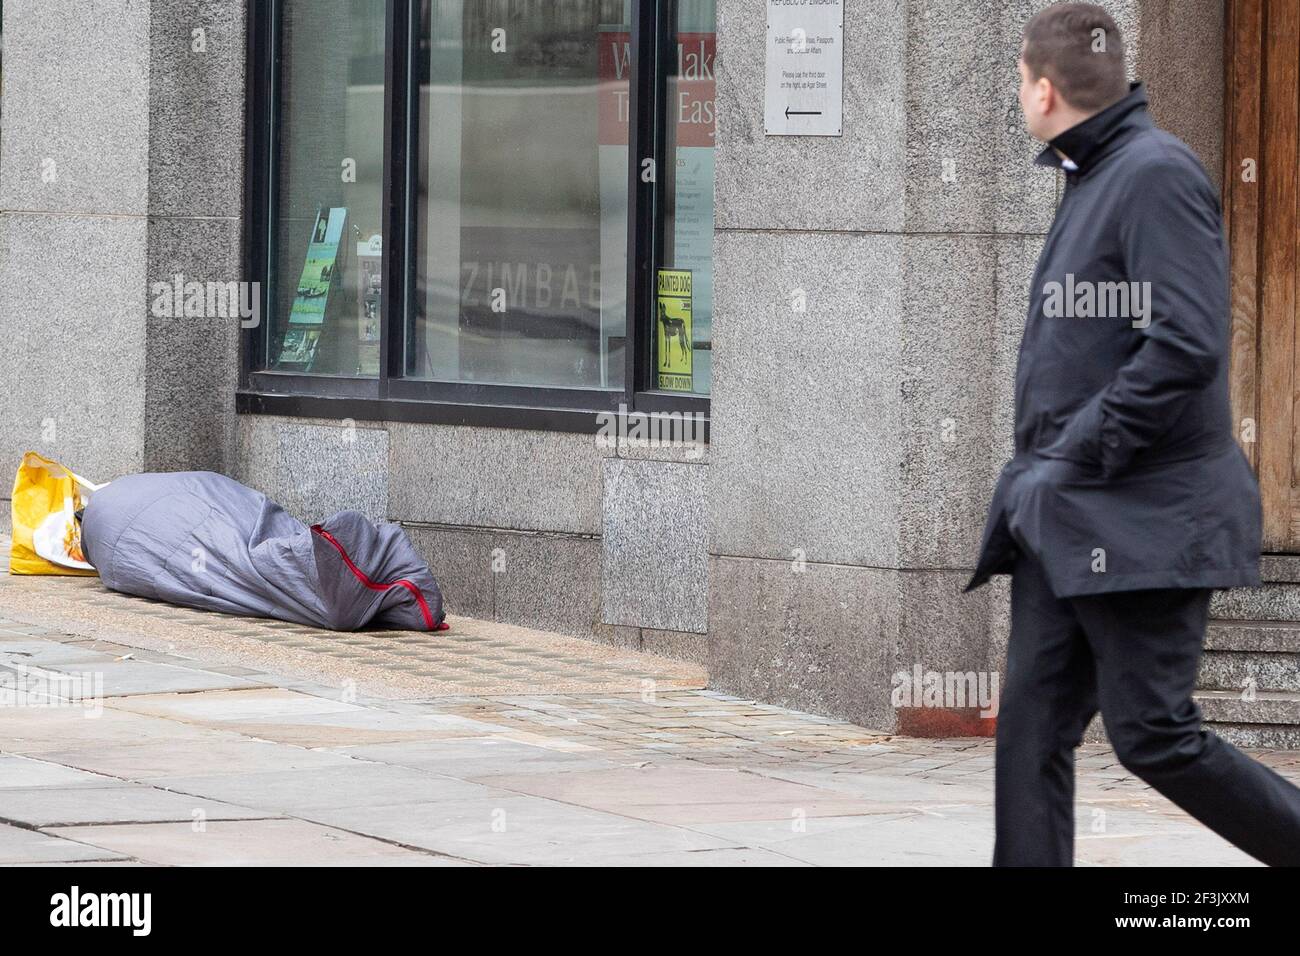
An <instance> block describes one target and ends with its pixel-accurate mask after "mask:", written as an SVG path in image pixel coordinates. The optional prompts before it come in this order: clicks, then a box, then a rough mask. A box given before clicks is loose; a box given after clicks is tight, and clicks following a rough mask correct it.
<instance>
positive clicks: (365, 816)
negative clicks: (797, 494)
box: [0, 577, 1300, 866]
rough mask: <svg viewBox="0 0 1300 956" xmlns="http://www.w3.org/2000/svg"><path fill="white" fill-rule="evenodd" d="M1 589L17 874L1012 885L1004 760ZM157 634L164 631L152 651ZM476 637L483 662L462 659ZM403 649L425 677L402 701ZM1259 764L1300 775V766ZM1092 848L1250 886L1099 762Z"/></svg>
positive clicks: (386, 643) (2, 750)
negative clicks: (759, 876) (699, 874)
mask: <svg viewBox="0 0 1300 956" xmlns="http://www.w3.org/2000/svg"><path fill="white" fill-rule="evenodd" d="M2 580H3V583H0V862H2V863H6V864H37V863H47V864H65V863H104V864H114V865H117V864H121V865H132V864H159V865H186V864H199V865H202V864H243V865H257V864H292V865H301V864H310V865H382V866H395V865H402V866H406V865H410V866H466V865H482V864H517V865H548V864H549V865H557V864H558V865H565V864H597V865H687V866H707V865H715V866H716V865H771V866H806V865H838V864H880V865H935V864H955V865H972V866H983V865H986V864H987V863H988V861H989V858H990V854H991V850H992V806H991V803H992V790H993V787H992V785H993V774H992V768H993V748H992V741H991V740H987V739H964V740H918V739H908V738H901V737H893V736H889V735H886V734H882V733H879V732H873V731H871V730H869V729H864V728H861V727H855V726H853V725H850V724H846V723H843V722H840V721H835V720H830V719H826V718H821V717H816V716H812V715H809V714H802V713H797V712H794V711H790V710H785V709H782V708H779V707H773V706H767V705H759V704H755V703H753V702H750V701H746V700H740V699H736V698H733V697H729V696H726V695H723V694H717V693H713V692H711V691H708V690H706V689H701V688H699V687H698V684H699V683H702V675H700V674H699V673H698V671H692V669H691V665H686V664H683V663H681V662H674V661H665V660H664V659H662V658H652V657H650V656H649V655H641V654H638V653H636V652H632V651H622V650H618V651H614V650H613V649H610V648H607V647H602V646H598V645H591V644H585V643H584V642H581V641H571V639H567V638H560V637H559V636H557V635H537V633H536V632H529V631H527V630H526V629H521V628H504V626H502V625H492V624H487V623H484V622H467V621H463V620H453V631H452V632H451V634H450V635H409V634H407V635H399V636H394V635H393V634H391V633H380V634H376V633H373V632H372V633H369V634H365V635H344V636H339V635H333V636H332V639H335V640H344V639H356V640H359V641H360V642H361V643H358V644H356V645H348V644H340V645H338V647H336V648H335V650H334V652H333V655H334V656H330V659H329V661H328V663H321V660H322V658H321V655H320V654H318V653H313V652H312V651H311V650H306V649H303V648H292V647H291V648H288V650H291V651H293V652H294V653H286V650H285V649H284V648H281V649H279V650H268V651H266V652H261V651H258V649H257V648H258V646H259V644H258V641H256V640H255V639H241V641H243V640H249V641H251V642H252V643H251V644H249V643H232V642H230V641H228V640H227V638H228V637H229V634H227V633H225V632H223V631H221V630H220V628H226V629H233V630H236V631H238V630H243V631H256V630H259V629H261V628H263V627H265V626H266V624H265V622H260V623H259V622H249V621H244V620H241V619H218V620H212V621H208V622H194V621H189V620H180V619H176V620H173V619H172V618H174V617H176V616H177V615H179V616H180V618H183V617H184V616H185V615H187V614H191V613H193V612H184V611H178V610H177V609H170V608H166V607H165V606H162V605H152V604H150V602H141V601H138V600H137V599H133V598H127V597H123V596H120V595H112V594H109V593H108V592H106V591H104V590H103V589H102V588H101V587H100V586H99V585H98V583H97V582H93V581H83V582H78V583H76V584H73V585H68V584H66V583H55V584H50V582H51V581H55V580H56V579H15V578H10V577H6V578H4V579H2ZM33 595H35V596H36V597H34V596H33ZM51 595H54V596H55V597H51ZM42 596H43V597H42ZM37 598H40V600H38V599H37ZM56 598H57V599H56ZM146 611H147V612H148V613H144V612H146ZM133 615H134V616H133ZM141 615H143V618H144V619H148V620H151V621H152V622H153V625H154V626H152V627H150V628H148V629H144V628H138V629H137V630H135V631H133V630H132V627H137V625H133V624H132V623H131V622H132V621H135V620H136V619H137V618H138V617H141ZM33 621H40V622H41V623H39V624H33V623H32V622H33ZM170 624H175V625H177V626H176V627H175V628H170V629H169V625H170ZM213 627H215V628H218V630H214V631H212V632H211V634H209V635H208V636H207V637H201V636H200V637H196V636H195V635H196V633H198V632H202V631H203V630H204V629H205V628H213ZM269 629H270V630H272V631H274V630H275V628H273V627H272V628H269ZM109 634H111V635H113V636H112V638H111V639H110V638H109V637H107V636H106V635H109ZM455 635H459V636H460V638H462V639H463V638H465V637H466V636H467V635H473V636H475V637H476V638H477V640H474V641H468V640H462V643H461V644H460V645H459V649H458V650H455V651H447V648H448V647H456V646H457V644H456V637H455ZM399 638H401V639H404V640H406V641H407V643H397V642H398V640H399ZM413 638H414V640H412V639H413ZM264 643H266V644H268V646H270V647H271V648H275V647H278V643H277V642H275V641H267V642H264ZM295 643H307V644H311V641H310V640H308V639H306V638H305V637H304V636H303V635H297V637H296V639H295ZM476 647H477V648H478V649H479V650H478V651H477V652H475V650H474V649H475V648H476ZM250 648H251V651H250ZM557 648H560V650H557ZM392 649H407V650H414V651H416V652H424V651H428V653H427V654H426V653H416V654H415V655H414V659H415V660H417V661H418V666H417V665H411V664H406V665H402V664H398V665H397V666H398V667H403V666H405V667H407V668H408V669H405V670H402V669H399V670H395V671H393V672H392V674H391V675H389V674H388V671H387V670H386V668H387V667H388V666H389V665H390V664H391V660H390V658H393V657H394V655H390V654H389V653H388V652H389V651H390V650H392ZM531 651H535V654H536V656H533V657H530V652H531ZM349 654H355V655H359V656H356V657H352V658H349V657H348V656H347V655H349ZM395 659H396V660H398V661H401V660H408V661H409V660H411V659H412V657H411V656H410V655H395ZM489 660H491V661H494V663H493V664H492V665H491V666H490V667H479V669H480V670H483V671H484V673H479V674H473V675H470V677H469V679H468V680H467V679H466V674H465V669H466V667H469V666H476V667H478V666H479V665H482V664H484V662H486V661H489ZM349 661H355V662H358V670H357V671H355V672H352V671H350V670H349V668H348V662H349ZM584 661H586V663H584ZM412 666H416V669H417V671H423V672H424V673H423V674H419V673H416V674H415V675H414V676H415V678H416V682H417V684H418V687H417V689H415V690H413V689H412V682H411V677H412V674H413V672H412V671H411V670H410V669H409V668H410V667H412ZM313 669H314V670H313ZM363 671H364V674H363ZM354 673H355V674H358V675H362V676H361V677H360V679H358V678H357V677H354V676H353V674H354ZM313 674H314V676H313ZM376 675H377V676H376ZM420 681H423V682H424V683H423V684H419V682H420ZM457 681H459V682H460V683H459V684H457V683H455V682H457ZM692 683H694V684H695V685H696V686H691V685H692ZM430 688H433V689H434V691H435V692H430ZM503 688H513V690H514V691H515V692H504V691H503ZM466 690H472V691H473V692H466ZM519 691H522V692H519ZM1260 757H1261V759H1264V760H1265V761H1266V762H1268V763H1270V764H1271V765H1273V766H1274V767H1276V768H1277V769H1279V770H1280V771H1281V772H1283V773H1285V774H1287V775H1289V776H1291V777H1292V778H1295V777H1297V776H1298V775H1300V754H1296V753H1293V752H1266V753H1263V754H1261V755H1260ZM1078 822H1079V841H1078V855H1079V862H1080V863H1081V864H1084V865H1112V864H1132V865H1143V864H1165V865H1170V864H1172V865H1179V864H1207V865H1245V864H1249V863H1251V862H1252V861H1251V860H1250V859H1249V858H1247V857H1246V856H1244V855H1243V854H1241V853H1239V852H1238V851H1236V850H1234V849H1233V848H1231V847H1230V846H1228V845H1227V844H1225V843H1224V842H1223V841H1221V840H1219V839H1218V838H1217V837H1216V836H1214V835H1213V834H1211V833H1209V832H1208V831H1206V830H1205V829H1204V828H1203V827H1201V826H1200V825H1199V824H1197V823H1196V822H1195V821H1192V820H1190V819H1189V818H1187V817H1186V816H1185V815H1183V814H1182V813H1181V812H1179V811H1178V810H1177V809H1176V808H1174V807H1173V806H1172V805H1170V804H1169V803H1168V802H1166V801H1165V800H1164V799H1163V798H1161V797H1159V796H1158V795H1156V794H1154V793H1152V792H1151V791H1150V790H1148V789H1147V788H1146V787H1145V786H1144V785H1142V784H1141V783H1140V782H1139V781H1136V780H1134V779H1133V778H1132V777H1130V776H1129V775H1128V774H1127V773H1126V772H1125V771H1124V769H1123V768H1122V767H1120V766H1119V765H1118V763H1117V762H1116V760H1115V758H1114V755H1113V754H1112V753H1111V752H1110V751H1109V749H1108V748H1106V747H1105V746H1101V745H1088V746H1085V747H1084V748H1082V750H1081V751H1080V754H1079V812H1078Z"/></svg>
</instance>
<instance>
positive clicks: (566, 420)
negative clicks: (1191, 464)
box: [235, 380, 709, 444]
mask: <svg viewBox="0 0 1300 956" xmlns="http://www.w3.org/2000/svg"><path fill="white" fill-rule="evenodd" d="M354 381H358V382H362V383H363V384H364V387H365V388H366V390H367V391H370V392H371V393H372V394H370V395H356V394H354V395H319V394H301V393H296V394H295V393H289V392H279V391H277V392H268V391H260V390H253V389H239V390H238V391H236V393H235V411H236V412H237V413H239V414H241V415H279V416H283V417H286V418H324V419H334V420H343V419H352V420H353V421H359V422H410V423H421V424H432V425H466V426H475V427H482V428H525V429H533V430H538V431H557V432H570V433H577V434H590V435H595V434H596V433H598V432H600V431H601V429H602V428H607V427H608V421H609V415H610V414H611V413H617V412H618V407H617V403H616V404H615V406H614V407H613V408H597V407H587V408H582V407H567V404H566V405H565V406H560V405H517V404H509V403H499V402H465V401H438V400H429V399H413V398H395V397H391V396H390V397H388V398H379V397H377V396H376V395H374V394H373V392H374V391H375V390H376V387H377V383H376V382H375V381H374V380H354ZM566 397H567V396H566ZM613 397H614V398H617V399H621V400H623V401H626V399H625V397H624V396H622V395H621V394H616V395H614V396H613ZM708 410H709V403H708V400H707V399H705V398H684V397H681V396H676V395H670V394H666V393H660V392H645V393H641V394H640V395H638V397H637V402H636V410H635V411H630V412H629V413H628V414H629V416H631V415H669V414H674V413H683V414H688V415H692V414H694V415H700V416H702V417H701V419H700V424H701V425H702V427H703V431H704V441H705V443H706V444H707V442H708V440H709V418H708Z"/></svg>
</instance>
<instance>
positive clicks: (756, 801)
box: [480, 765, 872, 825]
mask: <svg viewBox="0 0 1300 956" xmlns="http://www.w3.org/2000/svg"><path fill="white" fill-rule="evenodd" d="M480 779H481V780H482V781H485V782H486V781H491V783H492V785H493V786H495V787H500V788H503V789H506V790H512V791H515V792H517V793H527V794H531V795H533V796H538V797H546V798H547V799H550V800H559V801H561V802H563V803H569V804H573V805H576V806H584V807H592V808H594V809H599V810H606V811H609V812H611V813H617V814H620V815H622V816H627V817H634V818H636V819H638V820H651V821H654V822H658V823H671V824H679V825H687V824H693V823H698V822H705V821H719V820H790V819H791V818H792V817H819V816H847V815H851V814H864V813H870V812H872V805H871V804H870V803H868V802H866V801H863V800H858V799H855V798H853V797H849V796H846V795H844V794H842V793H837V792H835V791H832V790H822V789H819V788H817V787H810V786H806V785H803V784H796V783H788V782H786V781H783V780H774V779H772V778H769V777H761V776H758V775H757V774H752V773H744V772H741V771H737V770H726V769H715V768H708V767H690V766H681V765H674V766H670V767H656V766H649V767H644V768H640V769H632V768H619V769H616V770H587V771H573V772H571V773H565V774H548V775H539V774H498V775H495V776H491V777H483V778H480Z"/></svg>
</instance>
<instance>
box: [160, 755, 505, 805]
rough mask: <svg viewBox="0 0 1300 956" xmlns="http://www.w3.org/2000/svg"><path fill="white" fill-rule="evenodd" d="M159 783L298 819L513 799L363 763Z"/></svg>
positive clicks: (450, 781)
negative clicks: (353, 810)
mask: <svg viewBox="0 0 1300 956" xmlns="http://www.w3.org/2000/svg"><path fill="white" fill-rule="evenodd" d="M153 784H154V786H157V787H162V788H166V789H167V790H172V791H177V792H178V793H185V794H198V795H201V796H202V797H206V798H210V799H214V800H224V801H227V802H229V803H235V804H243V805H246V806H250V807H260V808H262V809H264V810H268V811H276V812H281V813H287V814H293V815H296V816H310V815H311V814H312V813H313V812H314V811H317V810H329V809H341V808H347V807H364V806H372V805H375V804H384V805H387V806H398V805H400V804H403V803H428V802H433V801H438V800H465V799H484V798H491V797H496V796H506V795H507V794H505V793H503V792H502V791H497V790H494V789H492V788H490V787H485V786H480V785H478V784H472V783H466V782H465V781H463V780H458V779H456V778H454V777H447V776H442V775H440V774H433V773H428V772H425V771H420V770H411V769H408V768H406V767H392V766H388V765H386V764H379V763H368V762H366V761H360V760H355V761H352V762H350V763H347V764H344V765H341V766H330V767H315V768H310V769H306V770H277V771H269V772H268V771H263V772H258V773H240V774H218V775H215V776H192V777H160V778H157V779H155V780H154V781H153Z"/></svg>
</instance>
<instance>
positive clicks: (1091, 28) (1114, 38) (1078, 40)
mask: <svg viewBox="0 0 1300 956" xmlns="http://www.w3.org/2000/svg"><path fill="white" fill-rule="evenodd" d="M1021 58H1022V59H1023V60H1024V61H1025V66H1027V67H1028V68H1029V75H1030V76H1031V77H1032V78H1033V79H1035V80H1037V79H1039V78H1040V77H1044V76H1045V77H1047V78H1048V79H1049V80H1051V81H1052V85H1053V86H1055V87H1056V89H1057V91H1058V92H1059V93H1060V94H1061V96H1062V97H1063V98H1064V99H1065V102H1067V103H1069V104H1070V105H1071V106H1073V107H1074V108H1075V109H1078V110H1084V111H1085V112H1089V113H1095V112H1097V111H1099V110H1104V109H1105V108H1106V107H1108V106H1110V105H1111V104H1112V103H1114V102H1116V101H1117V100H1120V99H1123V98H1124V96H1125V95H1126V94H1127V93H1128V77H1127V74H1126V73H1125V71H1124V40H1123V38H1122V37H1121V36H1120V35H1119V27H1117V26H1116V25H1115V21H1114V20H1113V19H1112V18H1111V15H1110V14H1109V13H1107V12H1106V11H1105V10H1103V9H1102V8H1101V7H1099V6H1097V5H1096V4H1093V3H1058V4H1055V5H1054V6H1050V7H1048V8H1047V9H1046V10H1040V11H1039V12H1038V13H1036V14H1034V16H1033V17H1032V18H1031V19H1030V21H1029V22H1028V23H1027V24H1025V42H1024V48H1023V50H1022V51H1021Z"/></svg>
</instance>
